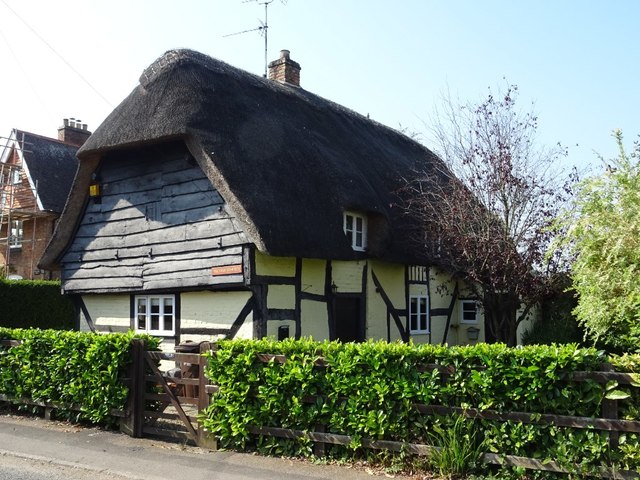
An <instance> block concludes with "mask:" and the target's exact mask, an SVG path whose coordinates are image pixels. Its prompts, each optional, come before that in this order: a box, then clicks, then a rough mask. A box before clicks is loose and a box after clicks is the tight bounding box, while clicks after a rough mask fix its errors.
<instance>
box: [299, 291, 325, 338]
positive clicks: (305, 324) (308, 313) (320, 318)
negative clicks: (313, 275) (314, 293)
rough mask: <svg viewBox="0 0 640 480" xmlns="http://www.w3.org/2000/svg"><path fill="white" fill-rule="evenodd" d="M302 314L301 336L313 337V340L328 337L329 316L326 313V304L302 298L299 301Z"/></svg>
mask: <svg viewBox="0 0 640 480" xmlns="http://www.w3.org/2000/svg"><path fill="white" fill-rule="evenodd" d="M300 310H301V316H302V327H301V330H302V331H301V332H300V334H301V336H303V337H313V339H314V340H319V341H321V340H328V339H329V317H328V314H327V304H326V303H324V302H314V301H310V300H302V302H301V303H300Z"/></svg>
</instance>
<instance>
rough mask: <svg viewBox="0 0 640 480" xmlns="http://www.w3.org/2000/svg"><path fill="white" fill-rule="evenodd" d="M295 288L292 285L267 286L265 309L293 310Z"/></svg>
mask: <svg viewBox="0 0 640 480" xmlns="http://www.w3.org/2000/svg"><path fill="white" fill-rule="evenodd" d="M295 306H296V288H295V287H294V286H293V285H269V288H268V290H267V308H295Z"/></svg>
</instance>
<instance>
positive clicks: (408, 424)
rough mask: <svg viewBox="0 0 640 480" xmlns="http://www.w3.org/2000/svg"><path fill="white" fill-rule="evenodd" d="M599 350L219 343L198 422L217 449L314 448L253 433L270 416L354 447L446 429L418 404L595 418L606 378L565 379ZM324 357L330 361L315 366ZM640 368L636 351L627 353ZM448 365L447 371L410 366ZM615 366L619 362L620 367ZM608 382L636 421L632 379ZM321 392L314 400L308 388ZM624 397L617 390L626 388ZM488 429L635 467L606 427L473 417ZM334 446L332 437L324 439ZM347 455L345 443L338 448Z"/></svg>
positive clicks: (494, 444) (511, 449)
mask: <svg viewBox="0 0 640 480" xmlns="http://www.w3.org/2000/svg"><path fill="white" fill-rule="evenodd" d="M257 353H273V354H284V355H286V356H287V361H286V362H285V363H283V364H280V363H277V362H274V361H271V362H268V363H262V362H261V361H259V360H258V359H257V357H256V354H257ZM603 355H604V354H603V353H602V352H598V351H596V350H594V349H583V348H579V347H578V346H576V345H562V346H556V345H551V346H530V347H524V348H508V347H506V346H504V345H499V344H498V345H495V344H494V345H488V344H479V345H475V346H472V347H443V346H434V345H420V346H418V345H407V344H400V343H391V344H388V343H385V342H367V343H361V344H339V343H335V342H324V343H316V342H312V341H308V340H302V341H292V340H286V341H282V342H277V341H271V340H259V341H251V340H234V341H223V342H221V343H220V344H219V349H218V351H217V353H216V354H215V356H212V358H211V360H210V363H209V367H208V369H207V371H206V374H207V376H208V377H209V378H210V379H211V381H212V383H214V384H216V385H219V386H220V392H219V393H218V394H216V395H215V396H214V397H213V399H212V403H211V405H210V407H209V408H208V410H207V411H206V412H205V414H204V415H203V422H204V426H205V428H206V429H207V430H208V431H210V432H212V433H213V434H215V435H217V436H218V437H220V443H221V445H222V446H223V447H231V448H242V449H244V448H257V449H259V450H261V451H263V452H267V453H276V454H295V455H312V445H311V443H310V442H308V441H301V440H285V439H278V438H275V437H266V436H265V437H262V436H258V437H256V436H253V435H251V434H249V432H248V426H251V425H255V426H273V427H283V428H291V429H296V430H303V431H305V430H306V431H314V430H315V429H316V426H317V425H318V424H324V425H325V426H326V431H327V432H331V433H336V434H346V435H351V436H352V437H353V438H354V441H353V442H352V444H351V445H350V448H348V449H347V452H348V451H351V454H352V455H353V454H355V452H357V451H358V448H359V447H360V441H359V439H361V438H373V439H385V440H395V441H402V442H410V443H419V444H431V443H433V442H432V441H430V440H431V437H430V432H433V430H434V426H441V427H444V428H445V429H446V428H447V427H448V426H449V424H450V423H451V419H450V418H443V417H437V416H434V415H421V414H419V413H417V412H416V409H415V408H414V407H413V406H412V405H413V404H414V403H420V404H431V405H443V406H452V407H453V406H457V407H463V408H465V407H466V408H479V409H491V410H498V411H501V412H510V411H517V412H528V413H548V414H556V415H575V416H586V417H589V416H600V412H601V409H602V401H603V398H604V395H605V394H606V391H605V388H604V387H603V386H602V385H599V384H597V383H595V382H593V381H587V382H580V383H578V382H568V381H566V377H567V374H568V373H570V372H573V371H584V370H598V369H599V367H600V365H601V364H602V363H603V361H604V360H607V359H605V358H604V356H603ZM319 356H322V357H323V358H324V359H325V360H326V362H327V363H328V366H327V367H317V366H314V361H315V360H316V359H317V358H318V357H319ZM623 363H624V365H625V368H626V370H627V371H634V372H638V371H640V362H639V361H638V359H637V358H630V357H627V358H626V360H625V361H624V362H623ZM425 364H438V365H442V366H453V367H455V373H454V374H453V375H450V376H449V377H448V378H443V374H442V373H441V372H440V371H439V370H437V369H435V370H429V369H426V371H419V369H417V368H416V366H417V365H425ZM616 366H618V365H616ZM613 388H617V391H620V392H622V391H626V392H627V393H626V394H629V393H630V394H631V395H632V396H631V397H630V398H628V399H626V400H622V401H621V418H627V419H633V420H639V419H640V417H639V416H638V404H637V403H636V402H637V400H638V389H637V388H634V387H629V386H627V387H625V388H623V387H622V386H620V387H616V386H615V385H609V386H608V390H607V391H609V392H611V391H612V389H613ZM309 395H317V396H318V398H317V401H316V402H315V403H305V402H304V401H303V398H304V397H305V396H309ZM622 396H624V395H622ZM469 422H473V423H475V424H476V427H477V428H478V431H479V432H480V434H481V437H483V439H484V451H485V452H493V453H499V454H508V455H518V456H525V457H532V458H537V459H541V460H545V459H550V460H556V461H559V462H564V464H565V466H566V467H567V468H571V469H582V468H586V469H589V468H592V467H596V466H599V465H608V464H611V463H615V464H616V465H617V466H618V467H619V468H623V469H637V468H640V454H639V453H638V452H640V437H639V435H638V434H627V435H624V434H623V435H621V439H620V443H621V446H620V448H619V449H618V450H617V451H610V449H609V444H608V435H607V434H606V432H601V431H597V430H590V429H583V430H579V429H569V428H561V427H556V426H550V425H545V426H541V425H529V424H522V423H519V422H511V421H509V422H494V421H488V420H475V421H472V420H469ZM331 448H333V449H336V447H331ZM342 451H343V453H342V454H344V451H345V450H344V448H343V449H342Z"/></svg>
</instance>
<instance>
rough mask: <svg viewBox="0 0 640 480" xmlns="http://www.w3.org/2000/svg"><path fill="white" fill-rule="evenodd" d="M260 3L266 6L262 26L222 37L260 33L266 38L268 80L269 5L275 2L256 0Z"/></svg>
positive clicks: (265, 66)
mask: <svg viewBox="0 0 640 480" xmlns="http://www.w3.org/2000/svg"><path fill="white" fill-rule="evenodd" d="M251 1H253V0H245V1H244V2H242V3H249V2H251ZM255 1H257V2H258V4H259V5H264V22H262V21H260V23H261V24H262V25H260V26H259V27H257V28H251V29H249V30H243V31H241V32H235V33H229V34H227V35H223V36H222V37H223V38H224V37H232V36H234V35H241V34H243V33H249V32H256V31H257V32H260V35H262V36H263V37H264V76H265V78H266V76H267V67H268V46H269V34H268V30H269V10H268V9H269V4H271V3H272V2H273V0H262V1H260V0H255Z"/></svg>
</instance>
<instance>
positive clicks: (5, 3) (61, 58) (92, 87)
mask: <svg viewBox="0 0 640 480" xmlns="http://www.w3.org/2000/svg"><path fill="white" fill-rule="evenodd" d="M0 2H2V3H3V4H4V6H5V7H7V8H8V9H9V10H10V11H11V13H13V14H14V15H15V16H16V18H17V19H18V20H20V21H21V22H22V23H23V24H24V26H25V27H27V28H28V29H29V30H31V32H32V33H33V34H34V35H35V36H36V37H38V39H39V40H40V41H41V42H42V43H44V44H45V45H46V46H47V47H49V49H50V50H51V51H52V52H53V53H54V54H55V55H56V56H57V57H58V58H59V59H60V60H62V61H63V62H64V64H65V65H66V66H67V67H69V68H70V69H71V71H72V72H73V73H75V74H76V75H77V76H78V77H79V78H80V79H81V80H82V81H83V82H84V83H86V84H87V86H88V87H89V88H91V90H93V91H94V92H95V93H96V94H97V95H98V96H99V97H100V98H101V99H102V100H103V101H104V102H105V103H106V104H107V105H108V106H110V107H111V108H114V106H113V104H112V103H111V102H110V101H109V100H107V98H106V97H105V96H104V95H102V93H100V92H99V91H98V89H96V88H95V87H94V86H93V85H92V84H91V82H89V80H87V79H86V78H85V77H84V76H83V75H82V74H81V73H80V72H79V71H78V70H76V69H75V68H74V67H73V65H71V64H70V63H69V62H68V61H67V60H66V59H65V58H64V57H63V56H62V55H61V54H59V53H58V52H57V50H56V49H55V48H53V47H52V46H51V45H50V44H49V42H47V41H46V40H45V39H44V38H43V37H42V36H41V35H40V34H39V33H38V32H37V31H36V30H35V29H34V28H33V27H32V26H31V25H29V24H28V23H27V21H26V20H24V19H23V18H22V17H21V16H20V15H18V13H17V12H16V11H15V10H14V9H13V8H11V7H10V6H9V4H8V3H7V2H6V1H5V0H0Z"/></svg>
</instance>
